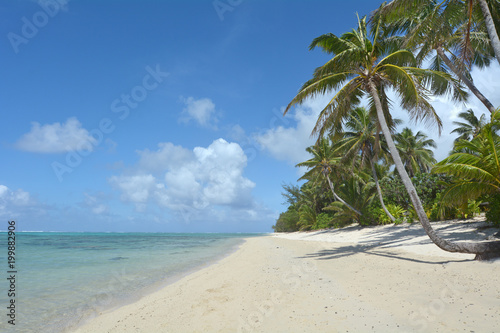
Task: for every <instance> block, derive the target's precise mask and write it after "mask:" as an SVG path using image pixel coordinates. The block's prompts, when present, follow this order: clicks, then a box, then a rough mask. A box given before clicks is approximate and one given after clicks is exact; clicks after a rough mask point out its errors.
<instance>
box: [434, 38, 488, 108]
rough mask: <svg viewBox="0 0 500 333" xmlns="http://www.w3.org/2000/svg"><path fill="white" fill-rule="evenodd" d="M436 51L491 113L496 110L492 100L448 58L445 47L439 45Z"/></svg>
mask: <svg viewBox="0 0 500 333" xmlns="http://www.w3.org/2000/svg"><path fill="white" fill-rule="evenodd" d="M436 51H437V53H438V55H439V57H440V58H441V59H443V61H444V63H445V64H446V66H448V68H449V69H451V71H452V72H453V73H455V75H457V76H458V77H459V78H460V80H462V81H463V82H464V83H465V85H466V86H467V87H468V88H469V90H470V91H472V93H473V94H474V95H476V97H477V98H478V99H479V100H480V101H481V102H482V103H483V104H484V106H486V108H487V109H488V110H490V112H491V113H493V112H495V107H494V106H493V104H491V102H490V101H489V100H488V99H487V98H486V97H485V96H484V95H483V94H482V93H481V92H480V91H479V89H477V87H476V86H475V85H474V83H473V82H472V81H471V80H469V79H468V78H467V77H466V76H465V75H464V74H463V73H462V72H461V71H459V70H458V68H457V67H456V66H455V64H454V63H453V62H452V61H451V60H450V58H448V56H447V55H446V53H444V50H443V48H442V47H441V46H438V47H437V48H436Z"/></svg>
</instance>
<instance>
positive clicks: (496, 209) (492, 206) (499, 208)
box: [486, 193, 500, 227]
mask: <svg viewBox="0 0 500 333" xmlns="http://www.w3.org/2000/svg"><path fill="white" fill-rule="evenodd" d="M488 201H489V209H488V211H487V212H486V220H487V221H488V222H491V223H493V225H495V226H497V227H500V193H497V194H494V195H492V196H490V197H489V198H488Z"/></svg>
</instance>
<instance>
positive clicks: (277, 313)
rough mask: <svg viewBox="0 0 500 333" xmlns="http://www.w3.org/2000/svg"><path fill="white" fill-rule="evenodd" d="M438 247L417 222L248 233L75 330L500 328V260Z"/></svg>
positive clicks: (443, 227)
mask: <svg viewBox="0 0 500 333" xmlns="http://www.w3.org/2000/svg"><path fill="white" fill-rule="evenodd" d="M477 226H478V224H472V225H469V226H464V225H463V224H461V225H460V226H457V225H456V224H450V223H442V224H438V225H437V227H438V229H439V230H440V231H439V232H440V233H441V234H443V235H446V237H449V238H450V239H457V238H460V239H463V238H465V237H470V238H475V239H484V237H486V236H488V232H490V233H491V230H485V231H480V232H477V231H472V232H471V230H475V229H476V227H477ZM464 232H466V233H464ZM466 235H467V236H466ZM287 238H288V239H287ZM434 247H435V246H434V245H433V244H429V242H428V241H427V240H426V239H425V237H424V235H423V232H422V230H421V227H419V226H418V225H415V226H387V227H375V228H364V229H360V228H358V227H350V228H348V229H346V230H335V231H320V232H313V233H293V234H284V235H280V236H279V237H276V236H267V237H258V238H250V239H248V240H247V241H246V242H245V243H244V244H243V245H242V246H241V247H240V249H239V250H238V251H236V252H235V253H233V254H231V255H230V256H228V257H226V258H224V259H223V260H221V261H220V262H218V263H216V264H214V265H212V266H209V267H207V268H204V269H202V270H200V271H197V272H195V273H193V274H191V275H189V276H187V277H184V278H183V279H181V280H179V281H177V282H175V283H173V284H171V285H169V286H167V287H165V288H164V289H162V290H160V291H158V292H156V293H153V294H150V295H147V296H145V297H144V298H142V299H141V300H139V301H138V302H136V303H133V304H130V305H127V306H124V307H121V308H119V309H116V310H113V311H110V312H107V313H103V314H102V315H100V316H99V317H97V318H94V319H92V320H91V321H89V322H88V323H86V325H84V326H83V327H81V328H79V329H78V330H77V331H76V332H78V333H84V332H92V333H95V332H500V262H499V261H495V262H476V261H472V260H471V256H470V255H460V254H458V255H456V254H451V255H450V254H448V253H447V252H444V251H441V250H439V249H438V248H434Z"/></svg>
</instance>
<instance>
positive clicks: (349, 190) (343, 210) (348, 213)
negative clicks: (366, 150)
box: [323, 174, 375, 225]
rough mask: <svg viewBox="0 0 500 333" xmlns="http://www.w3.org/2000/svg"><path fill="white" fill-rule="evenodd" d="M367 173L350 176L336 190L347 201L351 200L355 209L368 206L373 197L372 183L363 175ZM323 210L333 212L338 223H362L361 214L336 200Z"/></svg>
mask: <svg viewBox="0 0 500 333" xmlns="http://www.w3.org/2000/svg"><path fill="white" fill-rule="evenodd" d="M367 175H368V174H364V175H361V177H351V178H349V179H347V180H346V181H344V182H343V183H342V184H341V185H340V186H339V187H338V190H337V191H338V192H339V194H340V195H342V197H343V198H347V200H348V201H350V202H353V203H354V206H355V207H356V209H358V210H359V211H361V212H362V211H364V210H365V209H366V208H367V207H369V206H370V204H371V202H372V201H373V198H374V197H375V190H374V186H373V185H374V184H373V182H371V181H369V180H370V178H369V177H364V176H367ZM323 210H325V211H333V212H335V222H336V223H337V224H338V225H345V224H351V223H352V222H353V221H356V222H358V223H362V216H361V215H359V214H356V213H354V212H353V211H352V210H350V209H348V208H347V207H346V206H345V205H342V204H341V203H340V202H338V201H335V202H332V203H330V204H329V205H328V206H326V207H325V208H323Z"/></svg>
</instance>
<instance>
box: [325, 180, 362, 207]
mask: <svg viewBox="0 0 500 333" xmlns="http://www.w3.org/2000/svg"><path fill="white" fill-rule="evenodd" d="M326 179H327V180H328V185H330V190H332V193H333V196H334V197H335V199H337V200H338V201H340V202H341V203H343V204H344V205H346V206H347V208H349V209H350V210H352V211H353V212H355V213H356V214H358V215H361V216H363V214H361V212H360V211H358V210H357V209H356V208H354V207H352V206H351V205H349V204H348V203H347V202H345V201H344V200H342V198H341V197H339V196H338V195H337V193H335V190H334V189H333V184H332V181H331V180H330V177H328V176H326Z"/></svg>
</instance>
